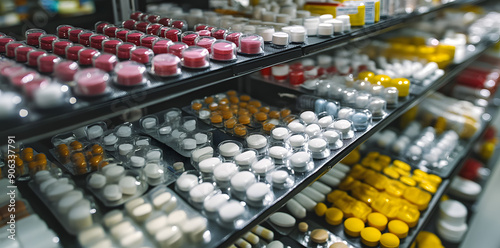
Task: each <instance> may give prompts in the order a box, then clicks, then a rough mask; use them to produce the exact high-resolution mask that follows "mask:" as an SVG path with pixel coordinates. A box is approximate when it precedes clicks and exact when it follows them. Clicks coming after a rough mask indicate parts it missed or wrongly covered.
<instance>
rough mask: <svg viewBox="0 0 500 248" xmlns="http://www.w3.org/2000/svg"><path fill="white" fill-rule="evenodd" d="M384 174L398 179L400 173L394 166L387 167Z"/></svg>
mask: <svg viewBox="0 0 500 248" xmlns="http://www.w3.org/2000/svg"><path fill="white" fill-rule="evenodd" d="M383 172H384V174H385V175H386V176H388V177H389V178H392V179H398V178H399V173H398V172H397V171H396V169H395V168H394V167H386V168H384V170H383Z"/></svg>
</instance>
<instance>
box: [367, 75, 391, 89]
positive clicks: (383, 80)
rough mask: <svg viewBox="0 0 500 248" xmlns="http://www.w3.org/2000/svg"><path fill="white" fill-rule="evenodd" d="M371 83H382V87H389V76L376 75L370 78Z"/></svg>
mask: <svg viewBox="0 0 500 248" xmlns="http://www.w3.org/2000/svg"><path fill="white" fill-rule="evenodd" d="M370 83H371V84H376V85H382V86H384V87H391V77H389V76H387V75H383V74H381V75H377V76H374V77H373V78H371V79H370Z"/></svg>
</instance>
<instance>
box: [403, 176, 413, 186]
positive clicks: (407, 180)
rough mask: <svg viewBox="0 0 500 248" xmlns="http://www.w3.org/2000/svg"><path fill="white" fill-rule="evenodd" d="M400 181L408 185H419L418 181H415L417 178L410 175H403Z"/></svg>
mask: <svg viewBox="0 0 500 248" xmlns="http://www.w3.org/2000/svg"><path fill="white" fill-rule="evenodd" d="M399 181H401V182H402V183H404V184H406V185H408V186H412V187H413V186H415V185H417V182H415V180H413V179H411V178H410V177H407V176H403V177H400V178H399Z"/></svg>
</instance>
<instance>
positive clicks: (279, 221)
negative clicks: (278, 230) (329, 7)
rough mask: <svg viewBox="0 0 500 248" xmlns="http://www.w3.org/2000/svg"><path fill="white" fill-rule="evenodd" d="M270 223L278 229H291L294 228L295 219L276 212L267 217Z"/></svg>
mask: <svg viewBox="0 0 500 248" xmlns="http://www.w3.org/2000/svg"><path fill="white" fill-rule="evenodd" d="M269 220H270V221H271V223H273V224H275V225H277V226H280V227H293V226H295V218H293V216H291V215H289V214H287V213H283V212H276V213H274V214H272V215H271V216H270V217H269Z"/></svg>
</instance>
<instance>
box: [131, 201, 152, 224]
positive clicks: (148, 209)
mask: <svg viewBox="0 0 500 248" xmlns="http://www.w3.org/2000/svg"><path fill="white" fill-rule="evenodd" d="M152 212H153V206H152V205H151V204H149V203H144V204H142V205H139V206H137V207H135V208H134V210H132V218H134V219H135V220H136V221H138V222H144V221H145V220H146V219H147V218H148V217H149V215H150V214H151V213H152Z"/></svg>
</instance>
